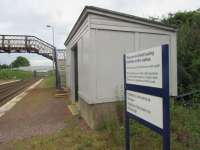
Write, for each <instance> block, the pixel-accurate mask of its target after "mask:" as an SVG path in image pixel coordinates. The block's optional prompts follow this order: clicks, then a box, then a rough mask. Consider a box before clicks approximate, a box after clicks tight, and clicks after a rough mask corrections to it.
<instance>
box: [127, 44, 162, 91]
mask: <svg viewBox="0 0 200 150" xmlns="http://www.w3.org/2000/svg"><path fill="white" fill-rule="evenodd" d="M126 84H135V85H141V86H148V87H156V88H162V47H161V46H159V47H154V48H151V49H147V50H143V51H138V52H133V53H129V54H127V55H126Z"/></svg>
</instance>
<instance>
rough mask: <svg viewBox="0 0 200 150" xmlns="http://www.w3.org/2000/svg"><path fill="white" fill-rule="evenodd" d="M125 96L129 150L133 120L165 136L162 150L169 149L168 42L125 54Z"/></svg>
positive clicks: (126, 132)
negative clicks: (130, 123) (131, 120)
mask: <svg viewBox="0 0 200 150" xmlns="http://www.w3.org/2000/svg"><path fill="white" fill-rule="evenodd" d="M124 96H125V138H126V145H125V146H126V150H130V135H129V130H130V129H129V120H130V119H134V120H136V121H138V122H139V123H141V124H143V125H145V126H147V127H149V128H150V129H152V130H154V131H155V132H157V133H159V134H160V135H162V136H163V150H170V130H169V124H170V119H169V114H170V112H169V46H168V45H162V46H158V47H153V48H150V49H146V50H142V51H137V52H133V53H129V54H126V55H124Z"/></svg>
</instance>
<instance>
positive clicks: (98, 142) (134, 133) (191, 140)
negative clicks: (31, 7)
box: [9, 104, 200, 150]
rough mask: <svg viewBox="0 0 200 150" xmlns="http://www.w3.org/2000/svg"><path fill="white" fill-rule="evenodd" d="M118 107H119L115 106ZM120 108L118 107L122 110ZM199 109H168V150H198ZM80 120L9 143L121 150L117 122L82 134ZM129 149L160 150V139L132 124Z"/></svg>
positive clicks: (25, 147)
mask: <svg viewBox="0 0 200 150" xmlns="http://www.w3.org/2000/svg"><path fill="white" fill-rule="evenodd" d="M117 105H119V104H117ZM122 107H123V106H118V108H122ZM199 114H200V106H196V107H195V108H189V109H188V108H186V107H184V106H182V105H177V104H174V105H172V106H171V149H172V150H199V149H200V128H199V126H200V115H199ZM79 121H80V120H79V117H72V118H71V119H68V121H67V123H66V127H65V128H64V129H63V130H61V131H59V132H57V133H54V134H51V135H46V136H36V137H33V138H30V139H25V140H19V141H14V142H11V143H9V145H10V146H11V147H12V148H13V149H14V150H43V149H45V150H46V149H48V150H65V149H66V150H123V149H124V127H123V123H119V122H116V120H112V119H105V120H103V121H102V124H101V126H100V128H99V129H98V130H96V131H85V130H82V129H81V128H80V126H79V123H80V122H79ZM130 127H131V130H130V131H131V148H132V149H135V150H160V149H162V138H161V136H160V135H158V134H157V133H155V132H153V131H151V130H150V129H149V128H146V127H144V126H142V125H141V124H139V123H137V122H136V121H131V123H130Z"/></svg>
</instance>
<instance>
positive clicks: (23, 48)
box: [0, 34, 60, 88]
mask: <svg viewBox="0 0 200 150" xmlns="http://www.w3.org/2000/svg"><path fill="white" fill-rule="evenodd" d="M0 53H37V54H39V55H42V56H44V57H46V58H48V59H51V60H52V61H53V62H54V64H55V68H56V70H55V71H56V87H57V88H60V74H59V69H58V63H57V59H58V58H57V52H56V47H55V46H53V45H51V44H49V43H47V42H45V41H43V40H41V39H39V38H37V37H35V36H31V35H1V34H0Z"/></svg>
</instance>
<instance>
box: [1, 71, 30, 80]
mask: <svg viewBox="0 0 200 150" xmlns="http://www.w3.org/2000/svg"><path fill="white" fill-rule="evenodd" d="M32 77H33V73H32V72H30V71H22V70H11V69H0V79H1V80H8V79H16V80H24V79H30V78H32Z"/></svg>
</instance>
